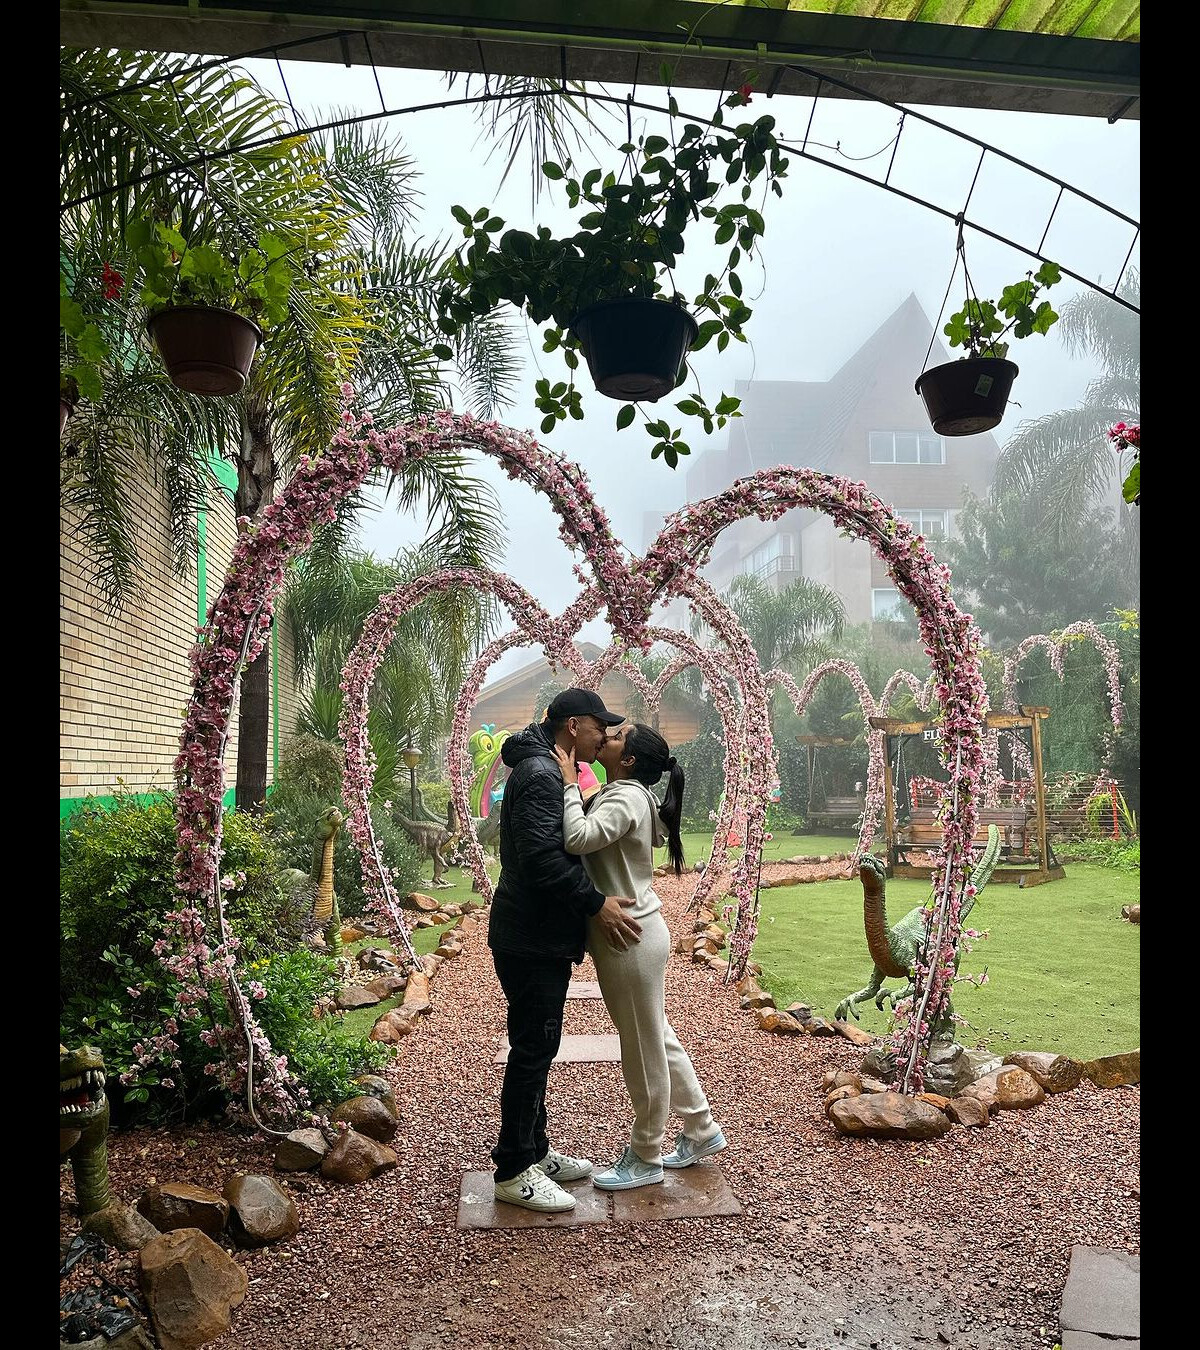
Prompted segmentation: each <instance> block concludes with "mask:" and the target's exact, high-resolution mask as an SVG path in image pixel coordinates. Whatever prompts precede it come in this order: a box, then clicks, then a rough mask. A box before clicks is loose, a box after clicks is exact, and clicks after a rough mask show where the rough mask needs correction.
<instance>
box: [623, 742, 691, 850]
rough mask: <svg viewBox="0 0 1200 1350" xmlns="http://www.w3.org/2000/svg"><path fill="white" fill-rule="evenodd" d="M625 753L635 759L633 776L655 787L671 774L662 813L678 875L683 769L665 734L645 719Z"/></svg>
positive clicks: (681, 848) (626, 747) (659, 812)
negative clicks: (647, 723) (645, 722)
mask: <svg viewBox="0 0 1200 1350" xmlns="http://www.w3.org/2000/svg"><path fill="white" fill-rule="evenodd" d="M625 753H626V754H628V755H632V756H633V758H634V760H635V764H634V768H633V776H634V777H635V778H636V779H637V780H638V782H639V783H643V784H644V785H645V786H646V787H653V786H654V785H655V784H656V783H657V782H658V781H659V779H660V778H662V776H663V774H664V773H665V774H669V775H670V776H669V778H668V780H667V795H666V796H665V797H664V798H663V799H662V804H661V805H660V806H659V808H658V814H659V818H660V819H661V820H662V823H663V824H664V825H665V826H666V827H667V856H668V858H670V860H671V866H672V867H674V869H675V875H676V876H678V875H679V874H680V873H681V872H682V871H683V840H682V839H681V838H680V835H679V825H680V821H681V820H682V818H683V770H682V769H681V768H680V767H679V765H678V763H677V762H676V760H675V756H674V755H672V754H671V750H670V747H669V746H668V745H667V743H666V741H665V740H663V738H662V736H661V735H660V734H659V733H658V732H657V731H655V730H654V728H653V727H648V726H645V725H643V723H641V722H635V723H634V727H633V730H632V731H631V732H630V733H629V735H628V736H626V738H625Z"/></svg>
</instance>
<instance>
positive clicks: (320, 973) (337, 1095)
mask: <svg viewBox="0 0 1200 1350" xmlns="http://www.w3.org/2000/svg"><path fill="white" fill-rule="evenodd" d="M245 975H246V978H245V979H244V980H243V985H244V986H246V985H248V983H249V981H250V980H255V981H257V982H258V983H259V984H261V985H262V987H263V989H264V990H265V991H266V994H265V997H263V998H260V999H254V998H253V997H252V999H251V1008H252V1010H253V1012H254V1016H255V1018H256V1019H257V1021H258V1022H259V1024H260V1025H261V1026H262V1028H263V1030H264V1031H265V1032H266V1034H267V1038H268V1040H270V1042H271V1045H272V1046H273V1048H274V1049H275V1051H276V1053H277V1054H281V1055H286V1056H287V1060H288V1068H289V1069H290V1070H291V1071H292V1073H294V1074H295V1075H296V1077H297V1078H298V1079H299V1080H300V1081H301V1082H302V1083H303V1084H304V1085H305V1087H306V1088H307V1089H308V1092H309V1096H310V1097H311V1099H312V1102H313V1105H314V1106H321V1105H323V1104H328V1105H331V1106H334V1105H336V1104H337V1103H338V1102H341V1101H345V1099H346V1098H347V1097H352V1096H355V1095H356V1094H357V1093H358V1091H359V1089H358V1088H356V1087H355V1086H353V1084H352V1081H351V1080H352V1079H354V1078H355V1077H356V1076H357V1075H358V1074H361V1073H374V1072H375V1071H377V1070H378V1069H379V1068H381V1067H382V1066H383V1065H385V1064H386V1063H387V1062H388V1061H389V1060H390V1059H391V1057H392V1051H391V1050H390V1049H389V1048H388V1047H387V1046H385V1045H381V1044H380V1043H379V1042H378V1041H372V1040H368V1039H367V1038H366V1037H365V1036H347V1035H346V1034H345V1032H344V1031H342V1030H341V1028H340V1027H339V1026H338V1024H337V1022H336V1021H331V1020H330V1019H328V1018H323V1019H321V1020H319V1021H318V1020H316V1019H314V1017H313V1008H314V1005H315V1004H316V1003H317V1002H318V1000H320V999H322V998H325V997H327V996H328V995H330V994H333V993H334V992H336V990H337V989H338V987H339V984H340V981H339V979H338V975H337V966H336V963H335V962H334V961H333V960H331V959H330V958H328V957H325V956H322V955H320V954H319V953H318V952H314V951H312V950H310V949H309V948H305V947H301V948H297V949H296V950H295V951H291V952H284V953H282V954H280V955H276V956H267V957H264V958H263V959H262V960H260V961H253V962H251V963H250V965H249V967H248V969H247V970H246V972H245Z"/></svg>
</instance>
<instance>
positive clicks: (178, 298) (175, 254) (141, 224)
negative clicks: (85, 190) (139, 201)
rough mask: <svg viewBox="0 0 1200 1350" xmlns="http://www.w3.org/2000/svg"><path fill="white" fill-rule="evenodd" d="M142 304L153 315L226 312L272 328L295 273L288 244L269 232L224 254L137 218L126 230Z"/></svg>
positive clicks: (173, 228)
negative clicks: (179, 310)
mask: <svg viewBox="0 0 1200 1350" xmlns="http://www.w3.org/2000/svg"><path fill="white" fill-rule="evenodd" d="M125 240H126V243H127V244H128V245H129V249H130V255H131V261H132V263H133V265H134V267H135V268H136V269H137V274H138V279H139V281H140V284H141V297H140V298H141V301H142V303H143V304H144V305H145V306H146V307H147V309H148V310H149V311H150V312H151V314H154V313H155V312H157V311H159V310H162V309H166V308H169V307H171V306H176V305H208V306H213V307H216V308H218V309H230V310H233V311H234V313H236V314H241V315H242V316H243V317H245V318H248V319H253V320H254V321H255V322H256V323H257V324H259V326H260V327H263V328H271V327H273V326H275V325H276V324H279V323H281V322H282V321H283V320H284V318H285V317H286V315H287V304H288V294H289V292H290V290H291V286H292V280H293V278H294V277H295V275H296V268H295V265H294V263H293V262H292V261H291V258H292V256H293V254H294V252H295V250H294V248H293V246H292V245H291V244H289V243H288V242H287V240H285V239H283V238H281V237H280V236H279V235H277V234H273V233H271V232H270V231H269V230H264V231H262V232H261V233H260V234H259V235H258V236H257V238H256V240H255V242H254V243H253V244H250V245H247V246H242V247H240V248H239V249H238V250H237V251H236V252H230V253H228V254H227V253H226V252H224V251H223V250H221V249H219V248H217V247H216V246H215V244H214V243H212V242H211V241H209V240H207V239H205V240H191V241H189V240H188V239H187V238H185V237H184V235H183V233H182V232H181V229H180V226H179V224H178V223H172V222H168V221H165V220H160V219H155V218H154V217H151V216H139V217H138V218H136V219H135V220H132V221H130V223H129V225H128V226H127V227H126V230H125Z"/></svg>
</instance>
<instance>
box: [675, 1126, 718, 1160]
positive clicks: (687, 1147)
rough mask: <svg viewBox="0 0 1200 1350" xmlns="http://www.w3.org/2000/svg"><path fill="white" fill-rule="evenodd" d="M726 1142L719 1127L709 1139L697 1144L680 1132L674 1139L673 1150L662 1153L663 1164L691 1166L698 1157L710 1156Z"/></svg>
mask: <svg viewBox="0 0 1200 1350" xmlns="http://www.w3.org/2000/svg"><path fill="white" fill-rule="evenodd" d="M726 1143H727V1140H726V1138H725V1136H724V1135H723V1134H722V1133H721V1131H720V1130H719V1129H718V1130H717V1132H716V1134H714V1135H713V1137H712V1138H711V1139H706V1140H705V1141H704V1142H703V1143H702V1144H697V1143H696V1142H695V1141H694V1140H692V1139H689V1138H688V1137H687V1135H686V1134H682V1133H681V1134H680V1135H679V1137H678V1138H677V1139H676V1140H675V1149H674V1151H673V1152H671V1153H664V1154H663V1166H664V1167H691V1165H692V1164H693V1163H694V1162H695V1161H696V1160H697V1159H698V1158H711V1157H712V1155H713V1154H714V1153H720V1151H721V1150H722V1149H723V1148H724V1147H725V1146H726Z"/></svg>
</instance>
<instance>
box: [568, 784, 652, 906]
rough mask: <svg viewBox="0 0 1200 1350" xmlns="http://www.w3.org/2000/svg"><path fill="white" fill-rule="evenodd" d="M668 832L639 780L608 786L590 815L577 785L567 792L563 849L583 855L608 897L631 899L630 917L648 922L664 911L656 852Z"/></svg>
mask: <svg viewBox="0 0 1200 1350" xmlns="http://www.w3.org/2000/svg"><path fill="white" fill-rule="evenodd" d="M666 842H667V831H666V827H665V826H664V825H663V823H662V820H661V819H660V818H659V814H658V803H657V802H656V801H655V800H654V797H653V796H652V795H651V793H650V789H649V788H647V787H646V786H645V785H644V784H642V783H639V782H638V781H637V780H636V779H634V778H622V779H620V780H619V781H618V782H615V783H606V784H605V785H604V787H602V788H601V789H600V791H599V792H598V793H597V794H596V796H595V797H594V798H593V799H592V804H591V809H590V810H589V811H588V812H587V814H586V815H585V814H584V810H583V797H582V796H581V794H580V791H579V787H578V785H577V784H574V783H572V784H570V785H568V786H566V787H564V789H563V845H564V847H565V848H566V850H567V852H568V853H581V854H583V865H584V866H585V867H586V868H587V871H588V876H590V877H591V879H592V883H593V885H594V886H595V887H596V889H597V890H598V891H600V892H601V893H602V894H603V895H621V896H628V897H630V898H631V899H634V900H636V901H637V904H636V905H635V906H634V907H633V908H632V909H630V910H627V911H626V913H627V914H628V915H629V916H630V917H631V918H634V919H644V918H645V917H646V915H647V914H653V913H654V912H655V911H656V910H659V909H661V908H662V901H661V900H660V899H659V898H658V895H657V894H656V893H655V890H654V850H655V849H656V848H661V847H662V846H663V844H665V843H666Z"/></svg>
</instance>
